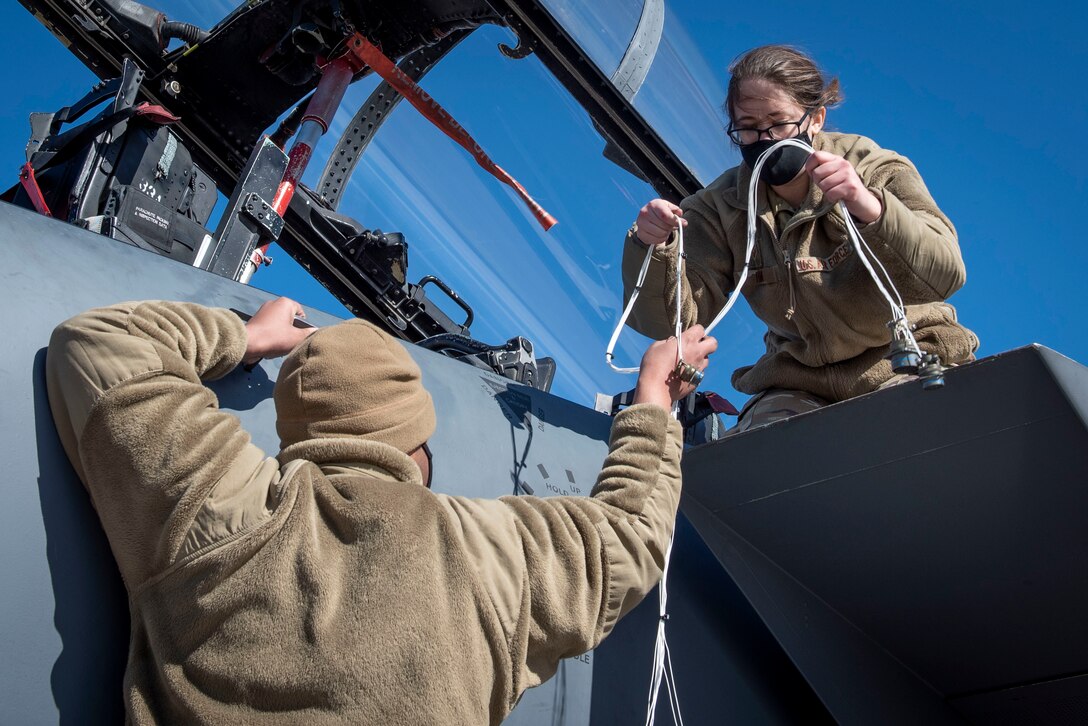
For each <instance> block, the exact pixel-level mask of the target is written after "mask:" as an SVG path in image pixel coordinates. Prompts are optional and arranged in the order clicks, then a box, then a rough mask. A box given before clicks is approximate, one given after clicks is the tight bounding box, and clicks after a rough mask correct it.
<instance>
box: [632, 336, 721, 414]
mask: <svg viewBox="0 0 1088 726" xmlns="http://www.w3.org/2000/svg"><path fill="white" fill-rule="evenodd" d="M681 339H682V341H683V344H684V345H683V354H684V362H685V363H690V364H691V365H693V366H695V367H696V368H698V369H699V370H701V371H705V370H706V367H707V365H709V363H710V354H711V353H713V352H714V351H716V350H717V349H718V341H717V340H716V339H714V338H711V337H709V336H707V335H706V330H705V329H704V328H703V326H702V325H693V326H692V327H690V328H688V329H687V330H685V331H684V332H683V333H682V334H681ZM675 371H676V338H669V339H668V340H659V341H657V342H656V343H653V344H652V345H651V346H650V347H649V348H648V349H647V350H646V354H645V355H644V356H642V365H641V366H639V371H638V384H637V385H636V386H635V397H634V399H633V402H634V403H656V404H657V405H659V406H661V407H662V408H664V409H666V410H668V409H670V408H672V403H673V401H678V400H680V399H681V398H683V397H684V396H686V395H688V394H689V393H691V392H692V391H694V390H695V388H696V387H695V386H693V385H692V384H690V383H687V382H686V381H682V380H680V378H679V377H678V376H677V375H676V372H675Z"/></svg>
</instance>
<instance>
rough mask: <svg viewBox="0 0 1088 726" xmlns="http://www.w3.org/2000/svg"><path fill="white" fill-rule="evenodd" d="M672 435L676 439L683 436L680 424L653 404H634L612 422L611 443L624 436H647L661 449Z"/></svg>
mask: <svg viewBox="0 0 1088 726" xmlns="http://www.w3.org/2000/svg"><path fill="white" fill-rule="evenodd" d="M673 424H675V426H674V425H673ZM674 435H675V436H676V437H677V438H678V439H679V438H682V436H683V430H682V429H681V428H680V422H679V421H677V420H676V419H674V418H673V417H672V414H670V413H669V412H668V411H666V410H665V409H663V408H662V407H661V406H658V405H657V404H655V403H636V404H635V405H634V406H631V407H629V408H625V409H624V410H622V411H620V412H619V413H618V414H616V417H615V418H614V419H613V420H612V437H611V438H612V441H613V442H616V441H618V440H619V439H620V438H622V437H626V436H647V437H650V438H652V439H653V440H654V443H655V444H657V446H658V447H659V448H663V447H664V445H665V441H666V439H667V438H668V437H669V436H674Z"/></svg>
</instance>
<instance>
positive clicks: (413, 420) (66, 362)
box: [46, 298, 717, 724]
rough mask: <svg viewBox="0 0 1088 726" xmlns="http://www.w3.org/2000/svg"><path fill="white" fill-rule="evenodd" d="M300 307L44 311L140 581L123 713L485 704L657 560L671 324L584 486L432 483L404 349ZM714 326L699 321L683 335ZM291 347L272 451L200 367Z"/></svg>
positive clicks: (105, 509)
mask: <svg viewBox="0 0 1088 726" xmlns="http://www.w3.org/2000/svg"><path fill="white" fill-rule="evenodd" d="M299 312H300V308H299V307H298V305H297V304H296V303H293V302H292V301H290V300H287V299H286V298H281V299H279V300H277V301H275V302H272V303H267V304H266V305H265V306H263V307H262V308H261V310H260V311H258V313H257V315H255V316H254V317H253V319H252V320H251V321H250V322H249V323H248V324H243V323H242V322H241V321H240V320H239V319H238V318H237V316H235V315H234V314H233V313H231V312H230V311H228V310H223V309H213V308H206V307H202V306H199V305H194V304H188V303H172V302H143V303H125V304H120V305H116V306H113V307H108V308H100V309H96V310H91V311H89V312H86V313H84V314H82V315H79V316H77V317H75V318H72V319H71V320H69V321H67V322H65V323H64V324H62V325H61V326H59V327H58V328H57V329H56V331H55V332H54V334H53V337H52V340H51V342H50V346H49V351H48V359H47V365H46V371H47V383H48V390H49V399H50V405H51V408H52V411H53V416H54V420H55V422H56V425H57V430H58V433H59V435H60V438H61V441H62V443H63V445H64V447H65V450H66V452H67V453H68V456H69V458H70V459H71V461H72V464H73V466H74V467H75V469H76V471H77V472H78V474H79V476H80V478H81V479H82V481H83V482H84V484H85V486H86V488H87V491H88V492H89V494H90V497H91V500H92V502H93V504H94V506H95V509H96V510H97V513H98V516H99V518H100V520H101V522H102V526H103V528H104V529H105V532H106V535H107V537H108V539H109V542H110V546H111V548H112V551H113V554H114V557H115V558H116V560H117V564H118V567H119V569H120V572H121V575H122V577H123V579H124V582H125V586H126V589H127V592H128V597H129V609H130V615H131V622H132V627H131V638H130V644H129V660H128V666H127V670H126V674H125V682H124V693H123V697H124V699H125V705H126V711H127V715H128V720H129V721H131V722H133V723H159V722H165V723H268V722H278V723H282V722H295V723H298V722H307V723H333V722H336V723H342V722H353V723H373V724H379V723H380V724H409V723H412V724H423V723H431V724H482V723H493V724H494V723H498V722H500V721H501V720H502V719H503V718H504V717H505V716H506V715H507V714H508V713H509V712H510V710H511V709H512V708H513V706H514V705H515V704H516V703H517V700H518V698H519V697H520V695H521V694H522V692H524V690H525V689H527V688H531V687H533V686H536V685H538V684H540V683H542V682H543V681H545V680H546V679H547V678H549V677H550V676H551V675H552V674H553V673H554V672H555V670H556V668H557V665H558V662H559V661H560V659H562V658H566V657H571V656H574V655H577V654H580V653H583V652H585V651H587V650H589V649H591V648H593V647H595V646H596V645H597V644H598V643H599V642H600V641H601V639H602V638H604V637H605V636H606V635H607V634H608V633H609V632H610V631H611V629H612V627H613V626H614V625H615V623H616V621H617V620H618V619H619V618H620V617H621V616H622V615H623V614H624V613H626V612H627V611H628V610H630V609H631V608H632V607H634V606H635V605H636V604H637V603H638V602H639V601H640V600H641V599H642V597H643V596H644V595H645V594H646V592H648V591H649V590H650V589H651V588H652V587H653V586H654V584H655V583H656V582H657V579H658V578H659V576H660V572H661V567H662V564H663V560H664V552H665V549H666V546H667V544H668V541H669V539H670V537H671V534H672V527H673V521H674V517H675V512H676V507H677V504H678V500H679V494H680V467H679V464H680V453H681V435H680V429H679V426H678V424H677V422H676V421H675V420H673V419H672V418H671V417H670V416H669V414H668V411H667V408H668V406H669V404H670V403H671V401H672V400H674V399H676V398H678V397H680V396H683V395H686V394H687V393H688V392H690V390H691V389H692V387H691V386H690V385H689V384H687V383H684V382H683V381H680V380H678V379H677V377H676V376H675V375H674V374H673V369H674V366H675V364H676V342H675V340H669V341H662V342H658V343H655V344H653V345H652V346H651V347H650V349H649V350H648V351H647V353H646V356H645V357H644V359H643V366H642V373H641V374H640V378H639V384H638V388H637V393H636V398H635V405H633V406H632V407H630V408H629V409H627V410H626V411H624V412H622V413H620V414H619V415H617V416H616V418H615V421H614V423H613V426H612V433H611V439H610V445H609V453H608V456H607V458H606V459H605V462H604V465H603V468H602V471H601V474H600V476H599V478H598V481H597V484H596V486H595V488H594V490H593V492H592V495H591V496H589V497H552V498H547V499H542V498H537V497H503V498H500V499H497V500H475V499H466V498H461V497H454V496H445V495H440V494H435V493H432V492H431V491H429V489H428V488H426V487H425V486H423V484H424V482H429V479H430V461H429V456H428V450H427V449H426V446H425V444H426V441H427V439H428V438H429V437H430V436H431V434H432V433H433V431H434V428H435V413H434V408H433V405H432V403H431V399H430V396H429V394H427V392H426V390H425V389H424V388H423V386H422V384H421V381H420V371H419V368H418V367H417V366H416V365H415V363H414V362H413V361H412V359H411V357H410V356H409V355H408V353H407V352H406V351H405V349H404V347H403V346H402V345H401V344H400V343H398V342H397V341H395V340H393V339H391V338H390V337H389V336H388V335H386V334H384V333H383V332H381V331H380V330H379V329H377V328H376V327H374V326H373V325H371V324H369V323H366V322H363V321H358V320H352V321H349V322H346V323H342V324H339V325H335V326H331V327H329V328H325V329H322V330H320V331H318V332H316V333H314V334H313V335H309V333H311V332H312V330H311V331H305V330H300V329H298V328H296V327H294V326H293V325H292V321H293V318H294V316H295V315H296V314H297V313H299ZM716 345H717V344H716V342H715V341H714V339H713V338H706V337H704V336H703V332H702V329H701V328H698V327H697V328H693V329H692V330H690V331H688V332H687V333H685V335H684V348H683V350H684V356H685V358H686V359H687V362H688V363H691V364H693V365H695V366H696V367H697V368H699V369H702V368H705V366H706V362H707V356H708V355H709V354H710V353H711V352H713V350H714V349H715V348H716ZM288 353H290V355H289V356H288V357H287V359H286V360H285V362H284V364H283V367H282V369H281V372H280V376H279V380H278V381H277V383H276V388H275V393H274V396H275V403H276V410H277V430H278V433H279V435H280V438H281V450H280V452H279V454H278V456H277V457H275V458H272V457H269V456H267V455H265V453H264V452H262V451H261V450H260V449H258V448H257V447H256V446H254V445H253V444H252V443H251V442H250V438H249V436H248V434H246V432H245V431H244V430H242V428H241V425H240V422H239V421H238V419H237V418H235V417H234V416H231V415H229V414H226V413H224V412H221V411H220V410H219V409H218V406H217V401H216V398H215V395H214V394H213V393H212V392H211V391H210V390H208V389H207V388H206V387H205V386H204V385H203V381H207V380H212V379H215V378H218V377H221V376H223V375H226V374H227V373H229V372H230V371H231V370H233V369H234V368H235V367H236V366H237V365H238V364H239V363H241V362H243V361H254V360H258V359H260V358H262V357H273V356H279V355H285V354H288Z"/></svg>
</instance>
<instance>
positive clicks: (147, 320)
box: [46, 302, 278, 592]
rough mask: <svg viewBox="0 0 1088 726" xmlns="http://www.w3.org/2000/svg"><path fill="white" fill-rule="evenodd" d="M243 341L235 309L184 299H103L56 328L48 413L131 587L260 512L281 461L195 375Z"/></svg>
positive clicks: (234, 353)
mask: <svg viewBox="0 0 1088 726" xmlns="http://www.w3.org/2000/svg"><path fill="white" fill-rule="evenodd" d="M245 349H246V331H245V327H244V325H243V324H242V322H241V321H240V320H239V319H238V318H237V316H235V315H234V314H232V313H231V312H230V311H228V310H220V309H210V308H205V307H202V306H199V305H193V304H186V303H171V302H145V303H124V304H120V305H115V306H113V307H108V308H99V309H95V310H90V311H88V312H86V313H83V314H82V315H78V316H76V317H74V318H72V319H71V320H68V321H67V322H65V323H63V324H61V325H60V326H59V327H57V329H56V330H55V331H54V332H53V336H52V339H51V340H50V344H49V351H48V355H47V362H46V380H47V386H48V391H49V402H50V407H51V409H52V412H53V418H54V421H55V422H56V426H57V431H58V433H59V435H60V438H61V441H62V444H63V445H64V448H65V450H66V452H67V454H68V457H69V459H70V460H71V461H72V464H73V466H74V467H75V468H76V470H77V472H78V474H79V476H80V478H81V479H82V480H83V482H84V484H85V485H86V487H87V490H88V492H89V493H90V496H91V500H92V502H93V504H94V506H95V508H96V509H97V511H98V515H99V518H100V520H101V522H102V525H103V528H104V529H105V531H106V535H107V537H108V538H109V540H110V545H111V547H112V549H113V553H114V557H115V558H116V559H117V562H118V565H119V567H120V569H121V574H122V576H123V577H124V578H125V581H126V584H127V585H128V586H129V589H130V592H131V591H132V590H133V589H134V588H136V587H138V586H139V584H141V583H142V582H144V581H146V580H147V579H148V578H150V577H151V576H153V575H154V574H155V573H157V572H159V571H161V570H162V569H164V568H166V567H168V566H169V565H170V564H172V563H173V562H174V561H176V560H177V559H179V558H180V557H183V556H184V555H185V554H187V553H189V552H192V551H194V550H196V549H199V548H200V547H201V546H203V545H206V544H208V543H209V542H211V541H214V540H216V539H221V538H222V537H225V536H229V534H231V532H232V531H237V530H239V529H241V528H244V527H246V526H249V525H251V524H253V520H254V518H263V517H265V516H267V512H266V510H265V505H266V499H267V495H268V489H269V486H270V484H271V482H272V480H273V479H274V477H275V476H276V474H275V472H276V471H278V467H277V466H276V465H275V462H274V460H270V459H267V457H265V456H264V454H263V453H262V452H261V451H260V450H259V449H258V448H257V447H255V446H253V445H252V444H251V443H250V440H249V436H248V435H247V434H246V433H245V432H244V431H243V430H242V428H241V424H240V422H239V421H238V419H237V418H236V417H234V416H231V415H229V414H227V413H224V412H221V411H220V410H219V408H218V403H217V400H216V398H215V395H214V394H213V393H212V392H211V391H210V390H208V389H207V388H205V386H204V385H203V383H202V380H210V379H214V378H217V377H221V376H223V375H225V374H226V373H228V372H229V371H231V370H232V369H233V368H234V367H235V366H236V365H237V364H238V363H239V362H240V361H241V360H242V357H243V356H244V354H245Z"/></svg>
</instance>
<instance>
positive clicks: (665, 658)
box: [605, 138, 924, 726]
mask: <svg viewBox="0 0 1088 726" xmlns="http://www.w3.org/2000/svg"><path fill="white" fill-rule="evenodd" d="M785 146H796V147H799V148H801V149H804V150H805V151H808V152H809V153H811V152H812V150H813V149H812V146H810V145H809V144H806V143H805V142H803V141H801V140H800V139H796V138H794V139H782V140H781V141H779V142H778V143H776V144H774V145H773V146H771V147H770V148H769V149H767V150H766V151H764V152H763V153H762V154H760V155H759V158H758V159H757V160H756V163H755V166H754V167H753V169H752V181H751V183H750V184H749V185H748V226H747V240H746V243H745V248H744V267H743V268H741V273H740V277H739V278H738V279H737V284H736V286H735V287H734V288H733V291H732V292H731V293H730V294H729V299H728V300H726V302H725V305H723V306H722V309H721V310H719V311H718V314H717V315H715V316H714V319H713V320H712V321H711V322H710V325H708V326H706V334H707V335H710V332H711V331H712V330H713V329H714V328H715V327H716V326H717V325H718V323H720V322H721V321H722V320H723V319H724V318H725V316H726V315H728V314H729V311H730V310H732V309H733V305H734V304H736V301H737V298H738V297H739V296H740V291H741V290H742V289H744V284H745V282H747V280H748V272H749V270H750V269H751V264H752V252H753V251H754V250H755V245H756V217H757V216H758V215H756V214H754V213H753V211H752V210H754V209H756V205H757V199H756V194H757V191H758V187H759V176H760V173H761V172H762V171H763V165H764V164H765V163H766V161H767V157H769V156H770V155H771V154H772V153H774V152H775V151H776V150H777V149H780V148H782V147H785ZM837 206H838V208H839V211H840V212H841V213H842V217H843V219H844V220H845V222H846V230H847V234H848V235H849V236H850V241H851V242H852V244H853V245H854V250H855V251H856V252H857V255H858V258H859V259H860V260H861V264H862V265H863V266H864V267H865V270H866V271H867V272H868V273H869V276H870V277H871V278H872V279H873V282H874V283H876V287H877V289H878V290H879V291H880V294H881V296H883V298H884V300H885V301H886V302H887V303H888V307H889V308H890V310H891V316H892V318H891V321H890V322H889V323H888V327H889V328H890V329H891V331H892V344H893V346H898V347H899V348H900V349H903V350H905V351H907V352H909V353H912V354H913V355H915V356H917V360H919V361H921V360H923V358H924V354H923V353H922V351H921V349H920V348H919V347H918V341H916V340H915V338H914V333H913V332H911V328H910V323H909V322H908V320H907V313H906V309H905V306H904V304H903V298H902V296H901V295H900V294H899V291H898V290H897V289H896V287H895V283H894V282H892V279H891V275H889V274H888V271H887V269H885V267H884V265H883V263H881V261H880V258H878V257H877V256H876V254H874V253H873V250H872V248H871V247H869V244H868V243H867V242H866V241H865V238H864V237H862V235H861V232H860V230H858V227H857V224H856V223H855V222H854V218H853V217H852V216H850V212H849V211H848V210H847V208H846V205H845V204H844V203H843V202H839V203H838V205H837ZM676 236H677V240H676V256H677V259H676V274H677V284H676V332H675V335H676V342H677V356H676V357H677V361H679V360H680V359H681V358H682V357H683V351H682V350H681V347H680V346H681V344H680V338H681V333H682V332H683V331H682V330H681V316H680V311H681V307H682V305H683V284H684V279H685V278H684V261H685V259H686V254H685V252H684V225H683V224H681V225H679V226H678V227H677V229H676ZM653 253H654V245H650V246H649V247H648V248H647V250H646V256H645V258H643V260H642V267H641V268H639V272H638V277H637V279H636V281H635V287H634V289H633V290H632V291H631V298H630V300H628V301H627V306H626V307H625V308H624V310H623V314H622V315H620V319H619V322H618V323H617V324H616V329H615V330H614V331H613V332H612V337H611V338H610V339H609V341H608V347H607V348H606V349H605V360H606V361H607V362H608V365H609V366H610V367H611V368H612V370H614V371H617V372H619V373H638V371H639V369H638V367H634V368H624V367H620V366H617V365H616V364H615V363H614V362H613V361H614V358H615V355H614V351H615V348H616V343H617V341H619V337H620V333H621V331H622V330H623V326H624V325H626V323H627V318H628V317H630V315H631V310H632V309H633V308H634V306H635V302H636V301H637V300H638V296H639V293H640V292H642V286H643V284H644V283H645V282H646V274H647V272H648V271H649V269H650V263H651V261H652V260H653ZM877 270H880V274H879V275H878V274H877ZM893 365H894V362H893ZM679 406H680V404H679V402H676V403H674V404H673V411H672V413H673V417H674V418H675V417H677V416H678V415H679ZM672 544H673V541H672V539H671V538H670V540H669V546H668V548H667V549H666V550H665V565H664V567H663V568H662V572H661V582H660V583H659V584H658V622H657V639H656V642H655V644H654V660H653V671H652V675H651V678H650V693H649V698H648V699H647V704H646V726H653V723H654V716H655V712H656V710H657V700H658V695H659V693H660V691H661V684H662V683H664V684H665V688H666V690H667V692H668V695H669V707H670V709H671V711H672V718H673V723H675V724H678V725H679V726H683V724H684V720H683V716H682V715H681V713H680V701H679V695H678V693H677V690H676V679H675V676H674V674H673V669H672V657H671V655H670V653H669V642H668V639H667V637H666V634H665V621H666V620H668V610H667V606H668V587H667V581H668V575H669V562H670V560H671V559H672Z"/></svg>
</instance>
